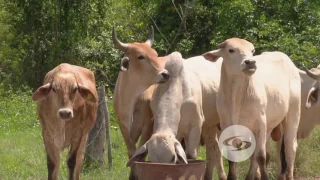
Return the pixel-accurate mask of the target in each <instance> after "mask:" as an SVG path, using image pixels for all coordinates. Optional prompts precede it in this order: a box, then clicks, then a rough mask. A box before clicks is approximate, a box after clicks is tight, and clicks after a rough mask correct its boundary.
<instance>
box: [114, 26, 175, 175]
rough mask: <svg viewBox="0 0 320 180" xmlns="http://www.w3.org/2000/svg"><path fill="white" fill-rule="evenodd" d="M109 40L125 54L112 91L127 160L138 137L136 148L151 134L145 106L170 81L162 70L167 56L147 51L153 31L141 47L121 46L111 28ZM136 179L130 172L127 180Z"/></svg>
mask: <svg viewBox="0 0 320 180" xmlns="http://www.w3.org/2000/svg"><path fill="white" fill-rule="evenodd" d="M112 40H113V43H114V45H115V47H116V48H117V49H119V50H121V51H123V52H124V53H125V54H124V57H123V58H122V60H121V71H120V72H119V75H118V79H117V82H116V86H115V90H114V104H113V105H114V110H115V113H116V115H117V118H118V123H119V126H120V130H121V133H122V136H123V138H124V141H125V144H126V147H127V150H128V157H129V158H130V157H131V156H132V155H133V153H134V152H135V150H136V143H137V141H138V139H139V137H140V136H141V138H140V145H139V147H140V146H141V145H143V144H144V143H145V142H146V141H147V140H148V139H149V138H150V136H151V134H152V129H153V121H152V116H153V115H152V112H151V109H150V104H149V103H150V100H151V97H152V93H153V90H154V88H155V86H156V84H157V83H163V82H166V81H167V80H168V79H169V78H170V74H169V73H168V71H167V70H165V69H164V67H165V63H166V61H167V59H168V58H170V55H168V56H165V57H158V54H157V52H156V51H155V50H154V49H153V48H151V45H152V43H153V40H154V32H153V27H151V32H150V37H149V39H148V40H147V41H145V42H144V43H138V42H134V43H122V42H120V41H119V39H118V38H117V35H116V32H115V30H114V28H113V30H112ZM136 177H137V176H136V173H135V172H134V171H133V169H131V172H130V177H129V179H136Z"/></svg>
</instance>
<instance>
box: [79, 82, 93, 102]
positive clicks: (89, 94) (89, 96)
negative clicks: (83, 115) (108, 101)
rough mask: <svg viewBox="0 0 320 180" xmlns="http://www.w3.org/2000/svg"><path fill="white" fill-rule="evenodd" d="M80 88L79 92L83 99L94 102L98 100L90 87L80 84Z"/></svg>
mask: <svg viewBox="0 0 320 180" xmlns="http://www.w3.org/2000/svg"><path fill="white" fill-rule="evenodd" d="M78 88H79V93H80V95H81V97H82V98H83V99H85V100H86V101H88V102H92V103H95V102H97V98H96V96H95V95H94V94H93V93H92V92H91V91H90V90H89V89H88V88H86V87H84V86H83V85H81V84H78Z"/></svg>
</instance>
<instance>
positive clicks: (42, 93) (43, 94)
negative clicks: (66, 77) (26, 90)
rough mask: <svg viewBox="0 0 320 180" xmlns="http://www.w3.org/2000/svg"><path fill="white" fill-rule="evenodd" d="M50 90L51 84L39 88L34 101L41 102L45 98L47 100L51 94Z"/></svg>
mask: <svg viewBox="0 0 320 180" xmlns="http://www.w3.org/2000/svg"><path fill="white" fill-rule="evenodd" d="M50 89H51V84H50V83H48V84H45V85H43V86H41V87H39V88H38V89H37V90H36V91H35V92H34V93H33V95H32V101H40V100H42V99H43V98H45V97H46V96H47V95H48V94H49V92H50Z"/></svg>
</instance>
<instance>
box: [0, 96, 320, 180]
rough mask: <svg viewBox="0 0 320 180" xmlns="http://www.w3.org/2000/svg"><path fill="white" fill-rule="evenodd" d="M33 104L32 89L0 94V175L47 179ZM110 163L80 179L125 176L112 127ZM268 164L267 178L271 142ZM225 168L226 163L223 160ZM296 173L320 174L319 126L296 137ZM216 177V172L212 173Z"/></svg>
mask: <svg viewBox="0 0 320 180" xmlns="http://www.w3.org/2000/svg"><path fill="white" fill-rule="evenodd" d="M35 109H36V105H35V103H33V102H31V93H30V92H27V93H22V92H20V93H18V95H17V94H13V93H8V94H6V95H5V96H3V97H0V179H1V180H7V179H8V180H11V179H15V180H20V179H21V180H29V179H30V180H34V179H46V177H47V168H46V158H45V150H44V145H43V142H42V137H41V127H40V125H39V123H38V121H37V116H36V113H35V112H36V111H35ZM109 111H110V117H111V124H112V126H117V122H116V119H115V115H114V112H113V110H112V107H111V105H110V104H109ZM111 142H112V155H113V167H112V168H109V167H108V165H107V164H108V163H107V159H106V160H105V164H106V165H105V167H101V168H94V167H90V168H85V167H83V169H82V172H81V178H82V179H88V180H91V179H108V180H123V179H128V178H127V177H128V173H129V168H126V167H125V164H126V161H127V152H126V148H125V145H124V142H123V139H122V136H121V133H120V130H119V129H118V130H116V129H111ZM271 150H272V152H273V153H272V158H271V164H270V166H269V168H268V171H269V175H270V179H275V177H276V164H275V153H274V151H275V148H274V146H272V149H271ZM66 155H67V149H66V150H65V151H64V152H63V153H61V168H60V173H59V179H67V177H68V171H67V168H66V163H65V160H66ZM199 159H205V151H204V148H200V153H199ZM237 167H238V173H239V175H240V177H239V179H244V177H245V174H246V173H247V172H248V167H249V161H246V162H242V163H238V165H237ZM225 170H226V171H227V163H226V161H225ZM295 172H296V176H297V177H299V179H300V178H302V179H316V177H318V178H320V127H318V128H316V129H315V130H314V131H313V133H312V136H311V138H309V139H306V140H303V141H299V147H298V153H297V158H296V166H295ZM215 179H217V175H216V173H215Z"/></svg>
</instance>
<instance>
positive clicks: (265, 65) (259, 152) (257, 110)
mask: <svg viewBox="0 0 320 180" xmlns="http://www.w3.org/2000/svg"><path fill="white" fill-rule="evenodd" d="M218 47H219V48H220V49H218V50H214V51H211V52H209V53H207V55H206V57H208V58H207V59H209V60H211V61H215V60H216V59H217V58H218V57H223V63H222V67H221V80H220V86H219V92H218V97H217V108H218V109H217V110H218V114H219V117H220V125H221V128H222V130H224V129H226V128H227V127H228V126H230V125H244V126H246V127H247V128H249V129H250V130H251V131H252V132H253V133H254V135H255V137H256V149H255V151H254V154H253V156H252V158H251V167H250V170H249V173H248V175H247V177H246V179H254V177H255V175H256V172H257V168H258V166H259V168H260V170H261V178H262V179H268V175H267V171H266V141H267V138H268V137H270V134H271V132H272V130H273V129H274V128H277V127H278V126H279V124H280V123H281V124H282V125H283V128H284V144H283V146H284V147H283V150H282V158H284V157H285V160H283V161H282V162H283V166H282V167H283V168H282V171H281V174H279V179H283V178H284V177H285V173H287V174H286V175H287V179H293V167H294V160H295V153H296V147H297V135H296V134H297V129H298V126H299V120H300V104H301V99H300V98H301V84H300V76H299V71H298V70H297V68H296V67H295V65H294V64H293V62H292V61H291V60H290V58H289V57H288V56H287V55H285V54H284V53H281V52H268V53H264V54H262V55H258V56H253V57H252V53H253V51H254V46H253V45H252V44H251V43H250V42H248V41H246V40H243V39H238V38H231V39H228V40H226V41H224V42H223V43H221V44H219V45H218ZM284 155H285V156H284ZM286 165H287V166H286ZM234 167H235V163H234V162H231V161H229V168H231V170H230V171H229V175H228V178H229V179H236V174H235V169H234Z"/></svg>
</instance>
